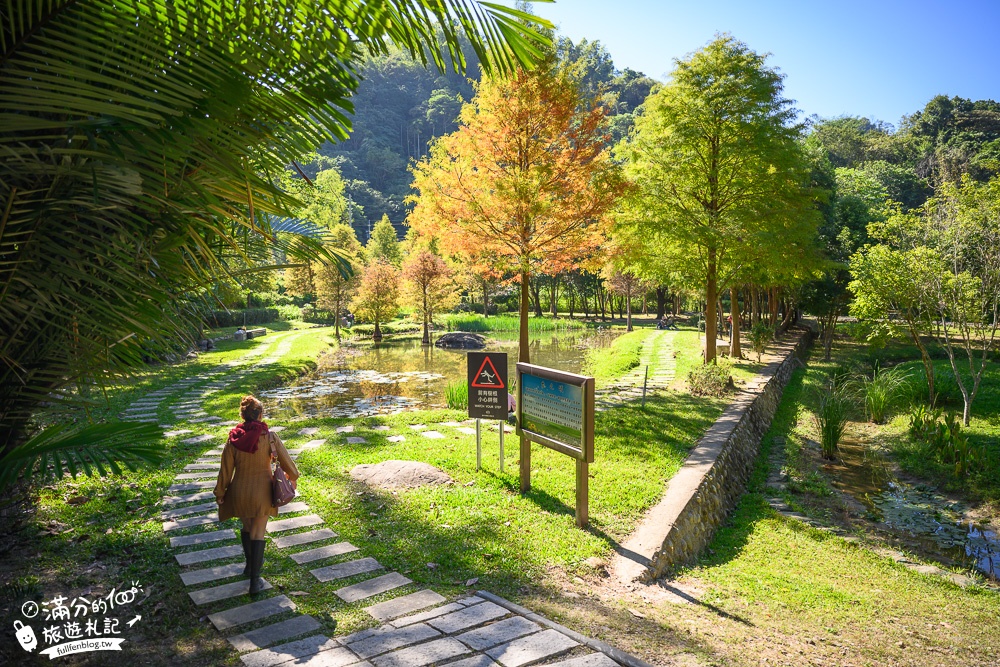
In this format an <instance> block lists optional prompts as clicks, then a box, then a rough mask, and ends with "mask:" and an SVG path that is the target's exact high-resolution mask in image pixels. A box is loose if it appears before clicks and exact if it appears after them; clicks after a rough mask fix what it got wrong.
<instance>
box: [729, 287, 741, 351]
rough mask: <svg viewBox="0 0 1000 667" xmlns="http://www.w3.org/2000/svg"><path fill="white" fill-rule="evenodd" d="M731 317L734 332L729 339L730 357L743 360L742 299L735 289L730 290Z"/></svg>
mask: <svg viewBox="0 0 1000 667" xmlns="http://www.w3.org/2000/svg"><path fill="white" fill-rule="evenodd" d="M729 300H730V301H731V303H730V306H729V308H730V313H731V314H730V317H732V318H733V332H732V334H731V335H730V337H729V356H730V357H732V358H733V359H742V358H743V350H741V349H740V299H739V293H738V292H737V291H736V288H735V287H730V288H729Z"/></svg>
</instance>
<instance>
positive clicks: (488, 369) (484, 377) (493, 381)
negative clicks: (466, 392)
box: [472, 357, 503, 389]
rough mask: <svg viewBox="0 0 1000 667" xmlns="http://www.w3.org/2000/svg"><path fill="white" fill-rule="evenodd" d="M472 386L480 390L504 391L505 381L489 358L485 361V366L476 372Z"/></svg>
mask: <svg viewBox="0 0 1000 667" xmlns="http://www.w3.org/2000/svg"><path fill="white" fill-rule="evenodd" d="M472 386H473V387H476V388H479V389H503V380H501V379H500V374H499V373H497V369H496V366H494V365H493V362H492V361H491V360H490V358H489V357H486V358H485V359H483V365H482V366H480V367H479V370H478V371H476V377H475V379H473V380H472Z"/></svg>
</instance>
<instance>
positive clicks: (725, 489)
mask: <svg viewBox="0 0 1000 667" xmlns="http://www.w3.org/2000/svg"><path fill="white" fill-rule="evenodd" d="M811 341H812V332H811V331H810V330H808V329H804V328H796V329H793V330H791V331H789V332H788V334H786V335H785V336H784V337H783V338H782V340H781V341H779V342H778V344H777V346H776V349H775V350H774V351H773V352H772V354H771V355H769V356H770V358H771V361H770V362H769V363H768V364H767V365H766V366H765V367H764V368H763V369H762V370H761V372H760V373H759V374H758V375H757V376H756V377H754V379H753V380H751V381H750V382H749V383H748V384H747V386H746V387H744V388H743V389H742V390H741V392H740V394H739V395H738V396H737V398H736V399H735V400H734V401H733V402H732V403H731V404H730V405H729V407H727V408H726V410H725V411H724V412H723V413H722V416H721V417H719V419H718V420H716V422H715V423H714V424H713V425H712V426H711V427H710V428H709V429H708V431H706V433H705V435H704V436H702V438H701V439H700V440H699V441H698V444H697V445H695V447H694V449H692V450H691V453H690V454H688V456H687V458H686V459H685V460H684V463H683V464H682V465H681V469H680V470H679V471H678V472H677V474H676V475H674V477H673V478H671V480H670V482H669V483H668V486H667V490H666V492H665V494H664V496H663V499H662V500H661V501H660V502H659V504H657V505H656V506H655V507H653V508H652V509H651V510H650V511H649V512H648V513H647V515H646V517H645V519H644V520H643V522H642V524H641V525H640V526H639V528H638V529H637V530H636V531H635V533H633V534H632V536H630V537H629V539H628V540H626V542H625V543H624V544H623V545H622V547H621V548H620V549H619V555H618V557H617V558H616V559H615V562H614V564H613V565H612V571H613V572H614V573H615V574H616V575H617V576H618V577H619V578H621V579H623V580H643V581H651V580H653V579H657V578H659V577H661V576H663V575H664V574H667V573H668V572H670V571H671V570H673V569H674V568H676V567H677V566H679V565H683V564H686V563H690V562H691V561H692V560H694V558H695V557H696V556H697V555H698V553H699V552H701V550H702V549H704V548H705V547H706V546H707V545H708V543H709V542H710V541H711V539H712V536H713V535H714V534H715V531H716V529H717V528H718V527H719V526H720V525H721V524H722V522H723V521H724V520H725V519H726V516H727V515H728V513H729V512H730V511H731V510H732V509H733V507H734V506H735V505H736V502H737V500H739V498H740V496H741V495H742V494H743V492H744V490H745V489H746V483H747V481H748V479H749V477H750V474H751V472H752V471H753V467H754V463H755V461H756V459H757V454H758V453H759V448H760V441H761V438H762V437H763V436H764V433H766V432H767V429H768V428H770V426H771V419H772V418H773V417H774V413H775V411H776V410H777V409H778V404H779V403H780V402H781V395H782V392H783V390H784V388H785V385H786V384H787V382H788V380H789V378H790V377H791V375H792V371H794V370H795V367H796V366H797V365H798V364H799V363H800V359H801V358H802V357H803V356H804V353H805V352H806V350H807V349H808V346H809V344H810V342H811Z"/></svg>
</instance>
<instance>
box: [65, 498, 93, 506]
mask: <svg viewBox="0 0 1000 667" xmlns="http://www.w3.org/2000/svg"><path fill="white" fill-rule="evenodd" d="M88 500H90V498H88V497H87V496H73V497H72V498H70V499H69V500H67V501H66V504H67V505H82V504H84V503H85V502H87V501H88Z"/></svg>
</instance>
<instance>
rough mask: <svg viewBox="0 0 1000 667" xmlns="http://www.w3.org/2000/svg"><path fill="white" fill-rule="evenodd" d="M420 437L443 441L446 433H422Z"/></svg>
mask: <svg viewBox="0 0 1000 667" xmlns="http://www.w3.org/2000/svg"><path fill="white" fill-rule="evenodd" d="M420 435H422V436H424V437H425V438H430V439H431V440H441V439H443V438H444V433H441V432H440V431H421V433H420Z"/></svg>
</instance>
